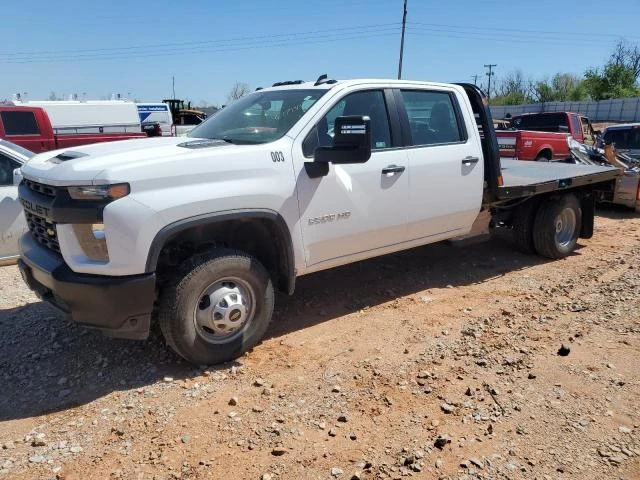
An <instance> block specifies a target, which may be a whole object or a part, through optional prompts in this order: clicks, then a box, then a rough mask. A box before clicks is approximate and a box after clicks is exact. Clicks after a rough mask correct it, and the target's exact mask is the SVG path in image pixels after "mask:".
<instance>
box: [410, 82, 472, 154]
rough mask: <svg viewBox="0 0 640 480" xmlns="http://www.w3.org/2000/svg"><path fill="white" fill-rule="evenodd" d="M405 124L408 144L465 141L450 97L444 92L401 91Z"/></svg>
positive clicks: (464, 135) (464, 134)
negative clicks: (405, 115) (405, 118)
mask: <svg viewBox="0 0 640 480" xmlns="http://www.w3.org/2000/svg"><path fill="white" fill-rule="evenodd" d="M401 92H402V98H403V100H404V104H405V108H406V110H407V116H408V117H409V126H410V128H411V145H435V144H440V143H454V142H461V141H464V140H466V138H467V135H466V132H464V130H461V128H460V126H459V122H458V119H457V115H456V109H455V108H454V104H453V102H454V99H453V98H452V97H451V95H450V94H449V93H447V92H430V91H426V90H402V91H401Z"/></svg>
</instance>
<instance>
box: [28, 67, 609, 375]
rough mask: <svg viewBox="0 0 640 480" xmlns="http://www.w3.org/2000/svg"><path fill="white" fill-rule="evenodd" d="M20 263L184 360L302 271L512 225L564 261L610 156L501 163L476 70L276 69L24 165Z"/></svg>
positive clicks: (211, 349)
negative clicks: (188, 122) (419, 75)
mask: <svg viewBox="0 0 640 480" xmlns="http://www.w3.org/2000/svg"><path fill="white" fill-rule="evenodd" d="M22 172H23V175H24V181H23V182H22V184H21V185H20V188H19V194H20V198H21V201H22V204H23V206H24V210H25V215H26V217H27V222H28V226H29V232H27V233H26V234H25V235H24V236H23V237H22V238H21V245H20V249H21V256H22V258H21V260H20V261H19V266H20V269H21V272H22V274H23V278H24V279H25V281H26V282H27V284H28V285H29V286H30V288H31V289H33V290H34V291H35V292H36V293H37V294H38V295H39V296H40V297H41V298H43V299H45V300H47V301H49V302H51V303H52V304H53V305H55V306H57V307H59V308H60V309H62V310H63V311H65V312H67V313H68V314H69V315H70V316H71V318H72V319H73V321H75V322H77V323H79V324H82V325H85V326H89V327H94V328H98V329H101V330H103V331H104V332H105V333H107V334H108V335H112V336H118V337H124V338H132V339H144V338H146V337H147V336H148V332H149V327H150V322H151V321H152V319H155V318H156V317H157V319H158V321H159V323H160V327H161V329H162V331H163V333H164V336H165V338H166V341H167V343H168V344H169V345H170V346H171V347H172V348H173V349H174V350H175V351H176V352H177V353H178V354H180V355H181V356H182V357H184V358H185V359H187V360H189V361H191V362H193V363H195V364H200V365H204V364H211V363H217V362H223V361H228V360H230V359H233V358H235V357H237V356H239V355H241V354H242V353H243V352H245V351H247V350H248V349H250V348H251V347H253V346H254V345H255V344H256V343H258V342H259V341H260V339H261V337H262V336H263V334H264V333H265V332H266V330H267V327H268V325H269V322H270V321H271V317H272V312H273V307H274V290H275V289H279V290H280V291H283V292H286V293H289V294H292V293H293V291H294V285H295V281H296V277H299V276H301V275H306V274H309V273H312V272H317V271H319V270H323V269H327V268H331V267H335V266H338V265H343V264H347V263H350V262H356V261H360V260H364V259H367V258H370V257H374V256H377V255H384V254H387V253H390V252H395V251H398V250H403V249H408V248H412V247H416V246H419V245H424V244H428V243H432V242H437V241H440V240H446V239H456V238H465V237H469V236H472V235H477V234H483V233H484V234H486V233H487V232H488V231H489V228H490V227H498V226H502V227H508V228H513V231H514V238H515V240H516V243H517V244H518V245H519V246H520V247H521V248H522V249H524V250H526V251H529V252H533V251H535V252H537V253H539V254H540V255H543V256H546V257H550V258H562V257H564V256H566V255H569V254H570V253H571V252H572V251H573V250H574V248H575V246H576V242H577V240H578V237H582V238H589V237H590V236H591V235H592V232H593V219H594V200H595V199H596V198H597V197H598V196H599V195H602V194H604V193H606V192H610V191H611V188H612V185H613V184H614V183H615V177H616V176H617V175H618V172H617V170H616V169H613V168H607V167H596V166H581V165H567V164H557V165H556V164H554V165H548V164H545V165H543V166H542V168H541V166H540V164H536V163H533V162H532V163H528V162H517V161H511V162H508V161H507V162H503V163H502V166H501V163H500V157H499V152H498V144H497V141H496V137H495V134H494V131H493V126H492V119H491V115H490V113H489V111H488V109H487V107H486V102H485V101H484V99H483V97H482V94H481V92H480V91H479V90H478V89H477V88H475V87H474V86H473V85H467V84H461V85H455V84H440V83H427V82H416V81H395V80H349V81H335V80H329V79H327V78H326V76H321V77H320V78H319V79H318V80H317V81H316V82H309V83H303V82H300V81H294V82H280V83H278V84H275V85H274V86H273V87H271V88H266V89H263V90H259V91H256V92H254V93H251V94H250V95H248V96H246V97H244V98H241V99H240V100H237V101H236V102H234V103H232V104H230V105H228V106H227V107H225V108H224V109H223V110H221V111H220V112H218V113H217V114H216V115H214V116H212V117H211V118H210V119H208V120H207V121H206V122H204V123H203V124H202V125H200V126H198V127H196V128H195V129H194V130H193V131H192V132H191V133H190V134H189V135H188V136H187V137H180V138H175V137H170V138H168V137H164V138H162V137H160V138H150V139H145V140H131V141H125V142H116V143H103V144H99V145H92V146H83V147H79V148H74V149H70V150H59V151H53V152H48V153H44V154H41V155H38V156H36V157H34V158H33V159H32V160H30V161H29V162H28V163H27V164H26V165H25V166H24V167H22Z"/></svg>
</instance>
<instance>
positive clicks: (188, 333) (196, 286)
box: [158, 249, 274, 365]
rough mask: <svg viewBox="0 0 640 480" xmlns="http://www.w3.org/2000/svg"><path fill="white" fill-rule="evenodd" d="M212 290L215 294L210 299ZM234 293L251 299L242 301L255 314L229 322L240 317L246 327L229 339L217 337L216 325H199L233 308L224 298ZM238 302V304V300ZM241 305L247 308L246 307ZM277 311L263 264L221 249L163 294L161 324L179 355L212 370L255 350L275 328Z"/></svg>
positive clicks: (185, 270) (193, 264)
mask: <svg viewBox="0 0 640 480" xmlns="http://www.w3.org/2000/svg"><path fill="white" fill-rule="evenodd" d="M225 281H226V283H225ZM234 282H235V283H234ZM216 286H217V287H218V288H217V289H215V288H216ZM209 289H214V292H213V293H209ZM229 289H236V290H229ZM229 291H231V294H232V295H233V294H234V291H235V292H236V293H242V292H244V293H245V295H244V296H243V295H239V298H240V299H243V298H244V297H247V298H250V299H251V308H247V309H246V311H245V310H243V311H242V313H238V312H240V310H232V311H231V312H229V313H228V317H229V319H228V321H233V320H234V319H233V318H232V316H234V315H235V316H236V319H237V318H239V319H240V320H242V323H241V324H239V325H242V326H241V327H238V329H237V330H236V331H232V332H231V333H228V334H224V335H223V334H221V333H220V332H214V330H213V323H215V321H214V320H211V325H210V326H205V327H203V326H202V325H201V324H199V322H198V321H197V320H196V318H198V316H197V315H198V312H200V313H202V314H203V315H204V317H207V318H208V316H209V315H208V314H209V313H210V312H209V310H211V311H215V309H216V308H217V307H219V306H220V305H225V306H228V304H227V303H226V302H225V299H226V298H228V297H224V298H222V297H223V296H224V295H228V293H229ZM220 292H222V293H220ZM224 292H227V293H224ZM215 295H218V297H216V298H217V300H215V302H214V303H216V304H215V305H214V304H212V303H211V302H212V297H213V296H215ZM234 298H235V299H236V300H237V298H238V295H236V296H235V297H234ZM245 300H246V299H245ZM207 302H208V305H207ZM203 305H205V307H206V310H207V311H205V308H203ZM237 305H239V306H240V308H244V307H243V306H242V305H241V304H240V303H238V304H237ZM273 305H274V291H273V283H272V281H271V277H270V276H269V274H268V272H267V271H266V270H265V268H264V267H263V266H262V264H261V263H260V262H259V261H258V260H256V259H255V258H253V257H251V256H250V255H247V254H245V253H243V252H238V251H235V250H230V249H215V250H214V251H212V252H210V253H207V254H203V255H198V256H196V257H193V258H192V259H191V260H190V261H189V262H188V263H187V264H185V265H184V266H183V267H182V268H181V269H180V270H179V272H178V273H177V274H176V276H175V278H174V281H173V282H172V283H171V284H169V285H168V286H167V287H166V288H165V289H163V292H162V295H161V298H160V312H159V316H158V317H159V318H158V319H159V323H160V328H161V330H162V333H163V335H164V337H165V340H166V342H167V344H168V345H169V346H170V347H171V348H172V349H173V350H174V351H175V352H176V353H177V354H178V355H180V356H181V357H182V358H184V359H185V360H187V361H189V362H191V363H193V364H195V365H211V364H214V363H222V362H228V361H230V360H233V359H235V358H237V357H239V356H240V355H242V354H243V353H244V352H246V351H248V350H249V349H251V348H252V347H253V346H255V345H256V344H257V343H258V342H259V341H260V340H261V339H262V337H263V336H264V334H265V332H266V331H267V328H268V327H269V323H270V322H271V316H272V314H273ZM229 308H231V307H229ZM234 312H235V313H234ZM246 312H251V313H250V314H249V313H246ZM243 314H246V315H247V316H246V319H242V315H243ZM213 315H219V313H218V312H215V313H211V317H212V318H213ZM238 315H240V317H238ZM225 320H226V317H225ZM216 328H217V327H216Z"/></svg>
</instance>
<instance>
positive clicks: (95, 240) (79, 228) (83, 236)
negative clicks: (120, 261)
mask: <svg viewBox="0 0 640 480" xmlns="http://www.w3.org/2000/svg"><path fill="white" fill-rule="evenodd" d="M73 233H75V234H76V238H77V239H78V243H79V244H80V248H82V251H83V253H84V254H85V255H86V256H87V258H90V259H91V260H97V261H100V262H108V261H109V252H108V251H107V238H106V236H105V233H104V224H103V223H93V224H91V223H82V224H81V223H77V224H75V225H74V226H73Z"/></svg>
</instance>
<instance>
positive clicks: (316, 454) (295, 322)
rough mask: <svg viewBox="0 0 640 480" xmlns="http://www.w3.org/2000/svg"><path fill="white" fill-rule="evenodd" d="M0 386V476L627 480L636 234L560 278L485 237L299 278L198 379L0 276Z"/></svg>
mask: <svg viewBox="0 0 640 480" xmlns="http://www.w3.org/2000/svg"><path fill="white" fill-rule="evenodd" d="M563 345H564V350H562V349H561V347H562V346H563ZM559 350H560V351H559ZM559 353H563V354H565V355H559ZM567 353H568V354H567ZM0 379H2V388H3V392H2V394H1V396H0V422H1V423H0V446H1V448H0V478H21V479H22V478H24V479H48V478H60V479H67V480H72V479H73V480H75V479H89V478H91V479H93V478H96V479H103V478H104V479H108V478H122V479H173V478H182V479H217V478H226V479H236V478H237V479H244V478H246V479H264V480H267V479H273V480H275V479H312V478H313V479H331V478H340V479H358V478H362V479H373V478H401V477H410V476H412V477H415V478H425V479H432V478H434V479H435V478H438V479H489V478H509V479H521V478H522V479H563V478H576V479H629V480H630V479H639V478H640V216H638V215H635V214H632V213H628V212H623V211H618V210H604V211H600V212H599V216H598V218H597V219H596V234H595V236H594V238H593V239H591V240H581V241H580V248H579V249H578V250H577V252H576V253H575V254H574V255H572V256H571V257H569V258H567V259H565V260H561V261H555V262H549V261H545V260H543V259H541V258H538V257H535V256H529V255H523V254H520V253H517V252H516V251H514V248H513V246H512V244H511V243H510V241H509V239H508V238H505V237H504V236H498V237H497V238H494V239H493V240H491V241H490V242H487V243H483V244H478V245H471V246H466V247H455V246H451V245H448V244H440V245H433V246H427V247H423V248H419V249H415V250H412V251H408V252H403V253H399V254H395V255H390V256H386V257H382V258H378V259H374V260H370V261H366V262H361V263H358V264H354V265H350V266H347V267H343V268H339V269H334V270H331V271H327V272H323V273H319V274H314V275H312V276H308V277H303V278H301V279H299V282H298V285H297V291H296V294H295V295H294V296H293V297H284V296H281V297H279V298H278V300H277V306H276V312H275V320H274V323H273V326H272V328H271V330H270V332H269V335H268V338H267V339H266V340H265V341H264V342H263V343H262V344H260V345H259V346H257V347H256V348H255V349H254V350H253V351H252V352H251V353H249V354H247V355H245V356H244V357H242V358H241V359H239V360H238V361H237V362H236V363H234V364H229V365H223V366H219V367H215V368H208V369H204V368H203V369H195V368H193V367H191V366H189V365H187V364H185V363H183V362H180V361H179V360H178V359H177V358H176V357H175V356H174V355H173V354H171V353H169V352H167V350H166V349H165V347H164V345H163V342H162V339H161V337H160V335H159V334H158V332H157V331H154V332H153V334H152V338H151V339H150V340H149V341H148V342H128V341H122V340H113V339H108V338H104V337H102V336H101V335H100V334H98V333H96V332H92V331H88V330H85V329H82V328H79V327H75V326H73V325H70V324H68V323H67V322H66V321H64V320H63V319H61V318H59V317H58V316H57V315H56V314H55V313H54V312H53V310H50V308H49V307H48V306H46V305H45V304H43V303H41V302H39V301H38V300H37V299H36V298H35V297H34V296H33V295H32V294H31V293H30V292H28V291H27V289H26V287H25V286H24V285H23V284H22V281H21V279H20V276H19V274H18V271H17V269H16V268H15V267H7V268H2V269H0Z"/></svg>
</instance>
